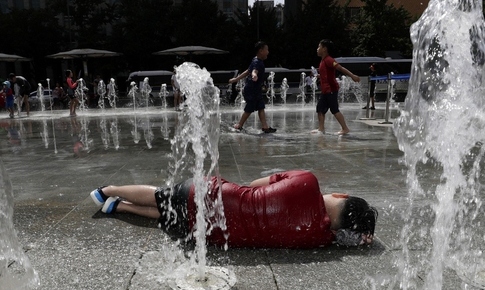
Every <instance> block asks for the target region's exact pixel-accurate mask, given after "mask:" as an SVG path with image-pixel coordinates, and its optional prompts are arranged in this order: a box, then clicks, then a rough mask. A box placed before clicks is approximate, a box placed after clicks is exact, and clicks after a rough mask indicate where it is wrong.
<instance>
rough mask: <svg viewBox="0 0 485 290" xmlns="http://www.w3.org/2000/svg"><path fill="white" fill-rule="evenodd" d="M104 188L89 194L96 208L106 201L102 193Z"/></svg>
mask: <svg viewBox="0 0 485 290" xmlns="http://www.w3.org/2000/svg"><path fill="white" fill-rule="evenodd" d="M105 187H106V186H102V187H98V188H96V189H95V190H93V191H91V193H90V194H89V195H90V196H91V198H92V199H93V201H94V203H95V204H96V205H98V206H101V205H103V204H104V203H105V202H106V200H107V199H108V197H107V196H106V195H105V194H104V193H103V190H102V189H103V188H105Z"/></svg>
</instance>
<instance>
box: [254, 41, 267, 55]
mask: <svg viewBox="0 0 485 290" xmlns="http://www.w3.org/2000/svg"><path fill="white" fill-rule="evenodd" d="M266 45H267V44H266V42H264V41H258V42H256V44H255V45H254V52H255V53H258V51H259V50H260V49H263V48H264V47H265V46H266Z"/></svg>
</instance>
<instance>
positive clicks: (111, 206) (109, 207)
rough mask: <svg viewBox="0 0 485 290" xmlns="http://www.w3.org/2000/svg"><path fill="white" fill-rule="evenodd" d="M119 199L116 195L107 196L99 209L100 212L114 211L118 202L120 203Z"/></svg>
mask: <svg viewBox="0 0 485 290" xmlns="http://www.w3.org/2000/svg"><path fill="white" fill-rule="evenodd" d="M120 201H121V199H120V198H119V197H117V196H115V197H113V196H111V197H109V198H108V199H107V200H106V202H105V203H104V205H103V208H102V209H101V211H102V212H104V213H115V212H116V208H117V207H118V204H119V203H120Z"/></svg>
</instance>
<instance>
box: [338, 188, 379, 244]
mask: <svg viewBox="0 0 485 290" xmlns="http://www.w3.org/2000/svg"><path fill="white" fill-rule="evenodd" d="M378 215H379V213H378V212H377V210H376V209H375V208H373V207H371V206H370V205H369V204H368V203H367V201H365V200H364V199H362V198H360V197H356V196H349V197H348V198H347V200H346V201H345V205H344V208H343V209H342V213H341V215H340V228H342V229H350V230H352V231H355V232H358V233H362V234H370V235H374V230H375V227H376V221H377V216H378Z"/></svg>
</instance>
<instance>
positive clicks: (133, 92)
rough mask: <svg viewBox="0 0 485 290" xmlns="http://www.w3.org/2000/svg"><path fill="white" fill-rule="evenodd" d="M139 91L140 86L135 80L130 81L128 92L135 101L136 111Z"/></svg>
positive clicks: (134, 108)
mask: <svg viewBox="0 0 485 290" xmlns="http://www.w3.org/2000/svg"><path fill="white" fill-rule="evenodd" d="M137 92H138V86H137V85H136V83H135V82H131V83H130V91H129V92H128V96H130V97H131V99H132V101H133V110H134V111H136V94H137Z"/></svg>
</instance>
